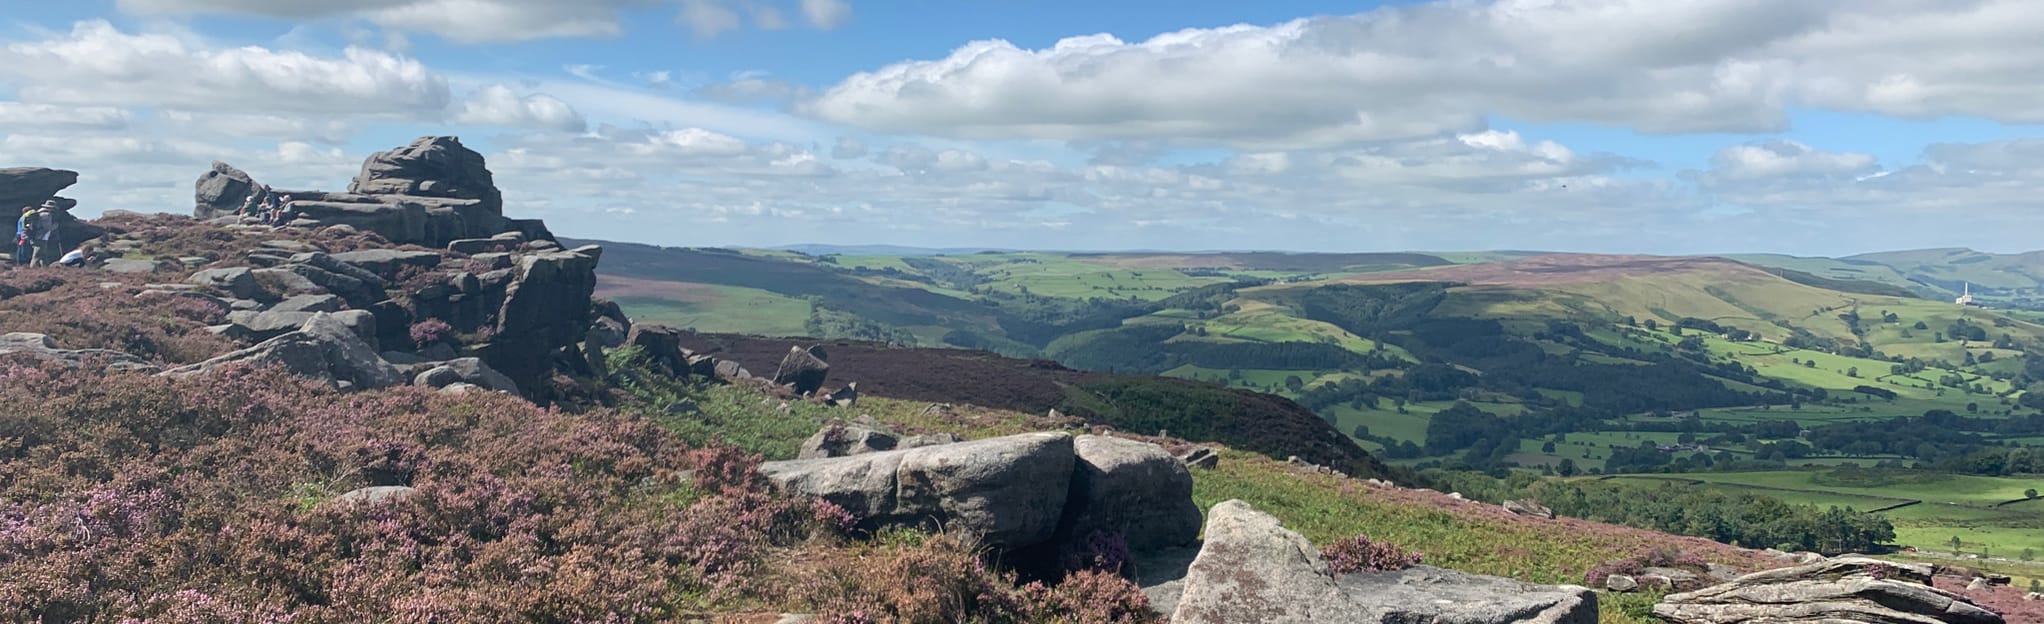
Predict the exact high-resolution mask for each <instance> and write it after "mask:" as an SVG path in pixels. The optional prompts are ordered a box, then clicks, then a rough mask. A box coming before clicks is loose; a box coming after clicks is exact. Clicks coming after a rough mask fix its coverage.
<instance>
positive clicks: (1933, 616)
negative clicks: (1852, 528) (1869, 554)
mask: <svg viewBox="0 0 2044 624" xmlns="http://www.w3.org/2000/svg"><path fill="white" fill-rule="evenodd" d="M1930 579H1931V572H1930V567H1929V566H1924V565H1919V564H1903V563H1895V562H1888V561H1880V560H1877V559H1871V558H1866V557H1851V556H1847V557H1837V558H1832V559H1826V560H1823V561H1818V562H1815V563H1807V564H1803V565H1798V566H1795V567H1789V568H1780V569H1775V570H1766V571H1761V572H1755V573H1753V574H1748V575H1745V576H1741V577H1739V578H1737V579H1734V580H1732V581H1731V582H1729V583H1725V584H1723V585H1717V586H1714V587H1707V588H1704V589H1700V590H1697V591H1693V592H1686V593H1680V594H1670V595H1669V596H1668V597H1667V598H1665V599H1663V600H1662V601H1661V604H1658V605H1654V615H1655V616H1656V617H1659V618H1661V619H1663V620H1666V621H1669V622H1677V623H1679V624H1741V623H1747V622H1767V623H1770V624H1792V623H1796V622H1810V623H1813V624H1817V623H1823V624H1831V623H1838V622H1871V623H1881V624H1886V623H1890V622H1896V623H1908V624H1937V623H1945V624H2001V622H2002V618H2001V616H2000V615H1998V614H1996V613H1994V612H1993V611H1989V610H1987V609H1984V608H1981V607H1980V606H1979V605H1976V604H1973V602H1972V601H1970V600H1967V599H1966V598H1965V597H1963V596H1960V595H1958V594H1954V593H1952V592H1948V591H1945V590H1942V589H1938V588H1936V587H1932V586H1930V585H1929V582H1930Z"/></svg>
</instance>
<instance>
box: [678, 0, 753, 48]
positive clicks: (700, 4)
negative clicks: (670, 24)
mask: <svg viewBox="0 0 2044 624" xmlns="http://www.w3.org/2000/svg"><path fill="white" fill-rule="evenodd" d="M676 19H678V20H680V21H681V23H682V24H683V25H686V26H688V28H689V30H690V31H692V32H694V33H695V36H696V38H698V39H709V38H712V37H715V36H717V35H720V34H723V33H724V32H726V31H731V30H737V29H738V12H737V11H733V10H731V8H730V7H727V6H724V3H723V2H722V1H721V0H681V15H680V16H678V17H677V18H676Z"/></svg>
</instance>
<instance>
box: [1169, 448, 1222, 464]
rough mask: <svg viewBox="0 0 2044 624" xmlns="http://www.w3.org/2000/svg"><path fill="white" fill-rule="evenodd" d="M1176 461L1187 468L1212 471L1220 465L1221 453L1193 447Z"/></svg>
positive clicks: (1210, 449) (1211, 449)
mask: <svg viewBox="0 0 2044 624" xmlns="http://www.w3.org/2000/svg"><path fill="white" fill-rule="evenodd" d="M1178 461H1180V462H1183V463H1184V464H1185V466H1186V467H1187V468H1207V469H1212V468H1214V467H1217V466H1220V465H1221V453H1220V452H1219V451H1215V450H1214V449H1213V448H1211V447H1205V446H1195V447H1193V448H1192V450H1189V451H1186V452H1185V454H1184V455H1179V456H1178Z"/></svg>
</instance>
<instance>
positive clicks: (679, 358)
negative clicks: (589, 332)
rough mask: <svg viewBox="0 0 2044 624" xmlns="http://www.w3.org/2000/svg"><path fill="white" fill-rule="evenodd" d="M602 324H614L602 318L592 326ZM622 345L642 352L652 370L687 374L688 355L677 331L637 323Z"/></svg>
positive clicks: (661, 326)
mask: <svg viewBox="0 0 2044 624" xmlns="http://www.w3.org/2000/svg"><path fill="white" fill-rule="evenodd" d="M603 322H610V323H613V324H615V323H616V321H613V320H611V319H608V318H602V319H597V323H596V324H592V325H597V324H601V323H603ZM624 343H625V344H627V345H630V346H635V347H638V348H639V349H640V350H642V351H644V352H645V353H646V359H648V360H650V361H652V363H653V366H654V368H658V369H660V370H662V371H664V372H666V373H667V374H670V375H686V374H688V356H689V354H688V353H687V350H686V349H682V348H681V330H679V329H675V328H673V327H668V326H666V325H658V324H653V323H639V324H637V325H633V326H632V328H631V330H630V331H628V332H626V334H625V339H624Z"/></svg>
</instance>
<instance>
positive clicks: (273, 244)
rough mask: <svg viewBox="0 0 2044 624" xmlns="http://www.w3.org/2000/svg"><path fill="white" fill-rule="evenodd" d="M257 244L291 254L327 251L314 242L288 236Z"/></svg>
mask: <svg viewBox="0 0 2044 624" xmlns="http://www.w3.org/2000/svg"><path fill="white" fill-rule="evenodd" d="M256 246H257V247H262V248H264V249H275V250H277V251H281V252H284V253H289V254H302V253H312V252H315V251H326V250H324V249H320V248H319V246H318V245H314V244H312V243H308V242H305V241H296V240H291V239H288V238H275V239H270V240H266V241H263V242H260V243H256Z"/></svg>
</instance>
